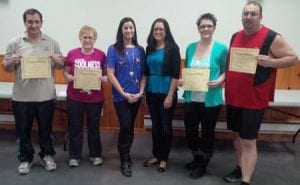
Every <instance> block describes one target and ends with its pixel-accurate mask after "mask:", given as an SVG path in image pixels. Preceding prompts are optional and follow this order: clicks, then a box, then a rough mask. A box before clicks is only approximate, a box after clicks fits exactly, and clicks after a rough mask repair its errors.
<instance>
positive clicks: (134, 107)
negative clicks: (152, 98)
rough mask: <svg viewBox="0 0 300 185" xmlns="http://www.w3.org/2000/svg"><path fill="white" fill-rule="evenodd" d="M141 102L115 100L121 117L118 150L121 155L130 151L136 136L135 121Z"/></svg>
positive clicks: (119, 117)
mask: <svg viewBox="0 0 300 185" xmlns="http://www.w3.org/2000/svg"><path fill="white" fill-rule="evenodd" d="M140 104H141V100H139V101H137V102H135V103H128V102H127V101H121V102H114V107H115V110H116V113H117V116H118V119H119V124H120V132H119V137H118V152H119V154H120V156H124V155H127V154H129V153H130V148H131V145H132V142H133V138H134V122H135V118H136V115H137V112H138V110H139V107H140Z"/></svg>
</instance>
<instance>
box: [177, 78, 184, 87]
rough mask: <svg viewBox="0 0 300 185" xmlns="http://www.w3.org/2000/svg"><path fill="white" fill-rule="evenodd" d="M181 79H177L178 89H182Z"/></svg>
mask: <svg viewBox="0 0 300 185" xmlns="http://www.w3.org/2000/svg"><path fill="white" fill-rule="evenodd" d="M183 82H184V81H183V79H179V80H178V81H177V86H179V87H182V86H183Z"/></svg>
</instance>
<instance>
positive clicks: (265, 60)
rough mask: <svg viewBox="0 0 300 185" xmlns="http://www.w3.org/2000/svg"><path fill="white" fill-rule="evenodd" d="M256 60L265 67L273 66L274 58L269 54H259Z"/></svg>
mask: <svg viewBox="0 0 300 185" xmlns="http://www.w3.org/2000/svg"><path fill="white" fill-rule="evenodd" d="M256 60H257V63H258V64H259V65H261V66H263V67H272V58H270V57H269V56H267V55H258V56H257V57H256Z"/></svg>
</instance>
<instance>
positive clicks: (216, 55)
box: [183, 41, 228, 107]
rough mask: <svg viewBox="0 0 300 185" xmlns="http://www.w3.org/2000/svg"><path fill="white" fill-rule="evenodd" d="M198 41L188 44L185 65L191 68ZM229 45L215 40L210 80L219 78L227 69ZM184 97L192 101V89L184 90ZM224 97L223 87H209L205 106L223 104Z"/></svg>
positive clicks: (211, 57)
mask: <svg viewBox="0 0 300 185" xmlns="http://www.w3.org/2000/svg"><path fill="white" fill-rule="evenodd" d="M197 43H198V42H194V43H191V44H189V45H188V47H187V48H186V58H185V67H186V68H190V65H191V62H192V59H193V57H194V55H195V52H196V47H197ZM227 53H228V49H227V47H226V46H225V45H224V44H222V43H219V42H216V41H214V44H213V47H212V51H211V56H210V74H209V80H210V81H212V80H217V79H218V78H219V76H220V74H222V73H223V72H224V71H225V68H226V60H227ZM183 98H184V100H185V102H186V103H188V102H191V93H190V91H184V93H183ZM223 102H224V101H223V97H222V87H220V86H219V87H216V88H208V91H207V92H206V93H205V106H206V107H214V106H218V105H220V104H223Z"/></svg>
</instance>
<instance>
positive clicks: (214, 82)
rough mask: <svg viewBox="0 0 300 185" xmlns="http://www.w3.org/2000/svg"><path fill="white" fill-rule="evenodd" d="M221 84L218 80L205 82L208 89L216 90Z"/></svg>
mask: <svg viewBox="0 0 300 185" xmlns="http://www.w3.org/2000/svg"><path fill="white" fill-rule="evenodd" d="M220 84H221V83H220V82H219V81H218V80H213V81H209V82H207V86H208V87H210V88H216V87H218V86H219V85H220Z"/></svg>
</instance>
